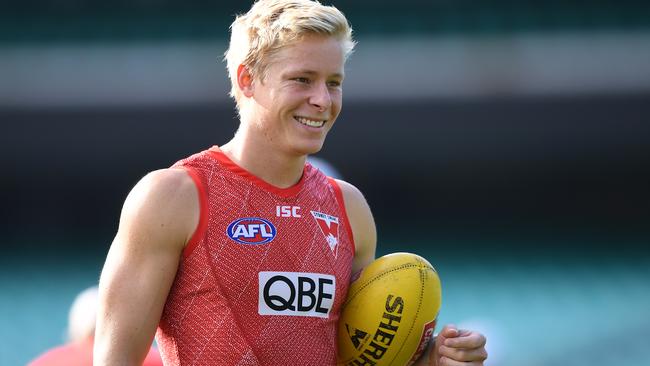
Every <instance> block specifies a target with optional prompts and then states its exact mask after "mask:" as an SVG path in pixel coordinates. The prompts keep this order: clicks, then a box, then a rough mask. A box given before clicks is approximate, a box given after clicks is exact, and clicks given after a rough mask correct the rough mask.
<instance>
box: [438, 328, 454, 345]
mask: <svg viewBox="0 0 650 366" xmlns="http://www.w3.org/2000/svg"><path fill="white" fill-rule="evenodd" d="M459 335H460V331H459V330H458V327H456V325H454V324H447V325H445V326H444V327H443V328H442V330H441V331H440V333H439V334H438V338H437V339H436V343H438V344H443V343H444V341H445V339H447V338H456V337H458V336H459Z"/></svg>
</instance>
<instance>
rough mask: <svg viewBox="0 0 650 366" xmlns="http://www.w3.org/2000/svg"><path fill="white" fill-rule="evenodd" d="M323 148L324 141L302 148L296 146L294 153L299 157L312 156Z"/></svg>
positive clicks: (302, 146) (304, 145) (301, 146)
mask: <svg viewBox="0 0 650 366" xmlns="http://www.w3.org/2000/svg"><path fill="white" fill-rule="evenodd" d="M322 148H323V141H320V142H318V143H308V144H303V145H300V146H294V151H295V152H296V153H297V154H298V155H312V154H316V153H317V152H319V151H321V149H322Z"/></svg>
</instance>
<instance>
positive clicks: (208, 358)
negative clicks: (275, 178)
mask: <svg viewBox="0 0 650 366" xmlns="http://www.w3.org/2000/svg"><path fill="white" fill-rule="evenodd" d="M175 166H177V167H184V168H186V169H192V170H194V172H195V175H196V176H198V177H199V178H200V179H199V180H200V183H201V184H203V191H204V192H205V197H204V199H205V200H206V201H207V212H202V215H207V216H208V217H207V225H206V226H205V231H204V232H203V233H198V234H199V235H198V236H197V237H198V241H197V243H196V245H191V246H190V247H189V248H188V250H187V251H186V253H185V255H184V256H183V258H182V259H181V263H180V266H179V268H178V272H177V275H176V279H175V281H174V284H173V286H172V288H171V291H170V294H169V297H168V299H167V303H166V305H165V308H164V311H163V315H162V319H161V322H160V325H159V328H158V332H157V334H156V337H157V341H158V344H159V348H160V352H161V355H162V357H163V360H164V362H165V365H269V366H270V365H273V366H278V365H298V364H300V365H334V364H335V363H336V323H337V321H338V318H339V313H340V307H341V304H342V303H343V301H344V299H345V296H346V294H347V290H348V284H349V281H350V270H351V264H352V259H353V256H354V244H353V242H352V240H351V233H350V232H349V226H348V225H347V216H346V214H345V210H344V208H343V207H342V206H341V204H340V203H339V201H338V200H337V198H336V191H335V187H333V186H332V183H330V182H329V181H328V179H327V177H326V176H325V175H323V174H322V173H321V172H320V171H319V170H317V169H315V168H313V167H312V166H311V165H309V164H307V165H306V166H305V170H304V173H303V178H302V179H301V181H300V182H299V183H298V184H297V185H296V186H294V187H290V188H288V189H279V188H275V187H272V186H270V185H268V184H266V183H264V182H262V181H260V180H258V179H257V178H255V177H252V176H251V175H250V174H248V173H246V172H245V171H243V169H241V168H239V167H237V166H236V165H235V164H234V163H232V162H231V161H230V160H228V158H227V157H226V156H225V155H224V154H223V153H221V152H220V151H219V150H218V149H217V148H213V149H210V150H206V151H204V152H201V153H199V154H196V155H193V156H191V157H189V158H187V159H185V160H181V161H180V162H178V163H177V164H176V165H175ZM277 206H290V207H294V206H297V207H300V208H299V211H298V213H299V214H300V216H301V217H300V218H296V217H277V208H276V207H277ZM311 211H315V212H318V213H321V214H325V215H329V216H333V217H336V218H338V223H339V224H338V238H337V240H336V241H334V242H335V243H336V245H335V246H332V245H331V244H332V239H331V238H330V239H329V241H328V238H327V237H326V235H325V234H324V232H323V230H322V229H321V227H319V223H318V222H317V219H316V218H315V217H314V215H313V214H312V213H311ZM241 218H261V219H264V220H268V221H269V222H271V223H272V225H273V226H274V227H275V228H276V236H275V238H274V239H273V240H272V241H270V242H268V243H265V244H258V245H251V244H242V243H238V242H237V241H235V240H234V239H232V238H231V237H230V236H229V235H228V232H227V230H228V227H229V225H230V224H231V223H233V222H235V221H236V220H238V219H241ZM321 224H322V223H321ZM262 271H264V272H266V271H273V272H300V273H313V274H325V275H331V276H335V285H332V286H331V287H332V288H335V293H334V296H333V297H334V298H333V299H332V300H333V303H332V306H331V310H330V311H329V314H328V316H327V317H326V318H322V317H314V316H288V315H260V314H259V313H258V306H259V304H258V302H259V301H261V300H259V296H260V295H259V287H260V286H259V279H258V274H259V272H262Z"/></svg>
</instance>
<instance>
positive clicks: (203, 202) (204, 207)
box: [182, 166, 208, 258]
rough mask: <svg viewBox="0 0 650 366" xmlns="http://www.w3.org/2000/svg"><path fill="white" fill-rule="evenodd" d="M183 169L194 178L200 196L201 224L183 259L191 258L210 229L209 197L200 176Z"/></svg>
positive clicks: (192, 171)
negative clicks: (208, 228)
mask: <svg viewBox="0 0 650 366" xmlns="http://www.w3.org/2000/svg"><path fill="white" fill-rule="evenodd" d="M182 168H183V169H184V170H185V171H186V172H187V174H188V175H189V176H190V178H192V180H193V181H194V184H195V185H196V190H197V192H198V194H199V223H198V225H197V226H196V229H195V230H194V233H193V234H192V236H191V237H190V240H188V242H187V244H186V245H185V248H184V249H183V258H187V257H189V255H190V254H192V252H193V251H194V248H196V246H197V245H199V243H200V242H201V240H203V237H204V236H205V231H206V229H207V227H208V195H207V192H206V189H205V186H204V185H203V182H202V181H201V178H200V177H199V174H198V173H197V172H196V170H194V169H193V168H191V167H188V166H182Z"/></svg>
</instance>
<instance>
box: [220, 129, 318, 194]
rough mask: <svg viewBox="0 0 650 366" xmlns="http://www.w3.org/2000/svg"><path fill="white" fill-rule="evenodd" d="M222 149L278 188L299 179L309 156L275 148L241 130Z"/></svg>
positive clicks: (254, 173)
mask: <svg viewBox="0 0 650 366" xmlns="http://www.w3.org/2000/svg"><path fill="white" fill-rule="evenodd" d="M220 149H221V151H223V153H224V154H226V156H228V158H230V160H232V161H233V162H235V163H236V164H237V165H239V166H240V167H242V168H244V169H246V170H247V171H248V172H250V173H251V174H253V175H255V176H257V177H258V178H260V179H262V180H264V181H265V182H267V183H269V184H271V185H274V186H276V187H278V188H288V187H291V186H293V185H295V184H296V183H298V181H299V180H300V178H301V177H302V173H303V170H304V167H305V161H306V159H307V156H306V155H292V154H289V153H286V152H282V151H277V150H275V151H273V147H270V146H267V144H265V143H264V142H262V141H255V140H254V139H253V138H251V136H250V135H248V136H247V134H246V133H244V132H241V131H238V132H237V133H236V134H235V137H233V138H232V140H230V141H229V142H228V143H226V144H225V145H223V146H221V147H220Z"/></svg>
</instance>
